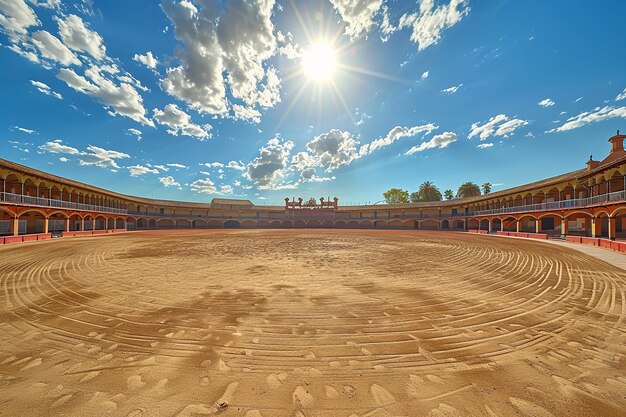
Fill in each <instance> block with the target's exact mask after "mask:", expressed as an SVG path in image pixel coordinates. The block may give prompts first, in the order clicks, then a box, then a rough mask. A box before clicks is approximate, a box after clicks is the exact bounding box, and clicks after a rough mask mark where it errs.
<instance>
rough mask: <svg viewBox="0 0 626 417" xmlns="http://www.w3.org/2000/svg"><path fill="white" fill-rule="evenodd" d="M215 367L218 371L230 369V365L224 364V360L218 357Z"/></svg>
mask: <svg viewBox="0 0 626 417" xmlns="http://www.w3.org/2000/svg"><path fill="white" fill-rule="evenodd" d="M217 369H218V370H219V371H222V372H228V371H230V366H228V365H226V362H224V361H223V360H222V359H220V360H219V361H218V362H217Z"/></svg>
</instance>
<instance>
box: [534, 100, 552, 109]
mask: <svg viewBox="0 0 626 417" xmlns="http://www.w3.org/2000/svg"><path fill="white" fill-rule="evenodd" d="M537 104H539V105H540V106H541V107H550V106H554V100H552V99H549V98H544V99H543V100H541V101H540V102H539V103H537Z"/></svg>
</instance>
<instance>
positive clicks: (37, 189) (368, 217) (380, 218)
mask: <svg viewBox="0 0 626 417" xmlns="http://www.w3.org/2000/svg"><path fill="white" fill-rule="evenodd" d="M624 138H626V136H625V135H616V136H613V137H611V138H610V139H609V142H610V143H611V151H610V153H609V154H608V156H607V157H606V158H604V159H602V160H599V161H596V160H591V159H590V160H589V161H587V164H586V167H583V168H581V169H578V170H576V171H572V172H569V173H566V174H562V175H557V176H555V177H551V178H547V179H544V180H541V181H537V182H534V183H530V184H525V185H521V186H518V187H514V188H510V189H506V190H502V191H498V192H494V193H490V194H487V195H481V196H476V197H470V198H462V199H452V200H448V201H436V202H422V203H412V204H396V205H384V204H383V205H362V206H343V205H341V202H340V201H339V203H338V204H337V203H336V202H334V203H331V202H326V204H325V205H323V206H322V205H321V204H318V205H317V206H315V207H307V206H306V205H303V206H299V205H297V204H296V205H294V204H289V205H288V204H287V203H285V204H284V205H280V206H277V205H275V206H270V205H256V204H253V203H252V202H251V201H249V200H236V199H224V198H215V199H213V200H211V202H208V203H194V202H183V201H168V200H157V199H149V198H144V197H137V196H130V195H125V194H120V193H116V192H114V191H110V190H105V189H102V188H98V187H94V186H91V185H89V184H84V183H81V182H78V181H73V180H70V179H67V178H63V177H59V176H56V175H52V174H49V173H46V172H43V171H39V170H35V169H32V168H29V167H26V166H23V165H19V164H16V163H13V162H10V161H6V160H3V159H0V180H1V181H2V184H1V186H2V188H1V189H0V235H5V236H6V235H28V234H38V233H50V232H66V233H68V232H83V231H89V230H92V231H95V230H117V229H158V228H383V229H443V230H476V231H481V232H511V233H536V234H545V235H546V236H548V235H555V236H556V235H560V236H566V235H579V236H591V237H595V236H606V237H609V238H611V239H615V238H616V237H620V236H621V235H622V234H625V233H626V222H625V219H624V218H623V213H624V209H625V208H626V203H625V200H626V199H625V190H626V152H625V151H624V148H623V140H624Z"/></svg>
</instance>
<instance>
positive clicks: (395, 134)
mask: <svg viewBox="0 0 626 417" xmlns="http://www.w3.org/2000/svg"><path fill="white" fill-rule="evenodd" d="M438 128H439V127H438V126H436V125H434V124H432V123H428V124H425V125H421V126H413V127H410V128H407V127H402V126H396V127H394V128H393V129H391V130H390V131H389V133H387V136H385V137H384V138H378V139H375V140H373V141H372V142H370V143H368V144H365V145H363V146H361V149H359V154H360V155H361V156H363V155H368V154H370V153H372V152H374V151H375V150H377V149H380V148H384V147H385V146H389V145H391V144H392V143H394V142H395V141H397V140H398V139H401V138H405V137H409V138H410V137H414V136H417V135H419V134H422V136H425V135H427V134H429V133H431V132H433V131H434V130H436V129H438Z"/></svg>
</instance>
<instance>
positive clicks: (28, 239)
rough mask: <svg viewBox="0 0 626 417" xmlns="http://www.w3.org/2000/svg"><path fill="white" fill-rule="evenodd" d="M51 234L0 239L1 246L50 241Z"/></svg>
mask: <svg viewBox="0 0 626 417" xmlns="http://www.w3.org/2000/svg"><path fill="white" fill-rule="evenodd" d="M51 237H52V233H37V234H34V235H17V236H4V237H0V244H1V245H9V244H13V243H22V242H35V241H37V240H44V239H50V238H51Z"/></svg>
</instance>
